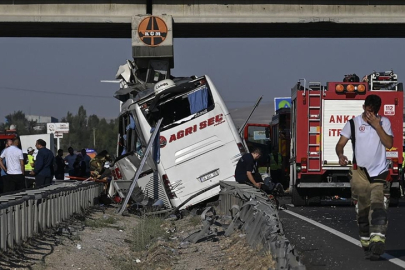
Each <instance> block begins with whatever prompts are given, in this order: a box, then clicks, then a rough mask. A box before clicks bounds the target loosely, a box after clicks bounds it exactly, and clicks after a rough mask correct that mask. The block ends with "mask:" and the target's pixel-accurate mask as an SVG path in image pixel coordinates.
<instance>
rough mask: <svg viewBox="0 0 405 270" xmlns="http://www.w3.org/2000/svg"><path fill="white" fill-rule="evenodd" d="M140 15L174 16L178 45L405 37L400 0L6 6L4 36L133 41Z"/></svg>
mask: <svg viewBox="0 0 405 270" xmlns="http://www.w3.org/2000/svg"><path fill="white" fill-rule="evenodd" d="M340 3H343V4H340ZM138 14H153V15H162V14H167V15H172V16H173V29H174V31H173V34H174V37H175V38H180V37H181V38H187V37H405V3H404V1H402V0H378V1H377V0H352V1H350V0H347V1H331V0H323V1H322V0H301V1H299V0H289V1H282V0H267V1H266V0H229V1H222V0H216V1H214V0H188V1H182V0H115V1H108V0H93V1H89V0H70V1H60V0H29V1H27V0H2V1H0V36H1V37H109V38H130V37H131V18H132V16H133V15H138Z"/></svg>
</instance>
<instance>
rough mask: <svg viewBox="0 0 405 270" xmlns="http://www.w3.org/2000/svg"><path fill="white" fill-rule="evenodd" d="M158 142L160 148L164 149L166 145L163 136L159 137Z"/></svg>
mask: <svg viewBox="0 0 405 270" xmlns="http://www.w3.org/2000/svg"><path fill="white" fill-rule="evenodd" d="M159 142H160V148H163V147H165V146H166V144H167V140H166V138H165V137H164V136H160V138H159Z"/></svg>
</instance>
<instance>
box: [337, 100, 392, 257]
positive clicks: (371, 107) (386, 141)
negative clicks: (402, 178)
mask: <svg viewBox="0 0 405 270" xmlns="http://www.w3.org/2000/svg"><path fill="white" fill-rule="evenodd" d="M380 107H381V98H380V97H379V96H377V95H369V96H367V98H366V100H365V102H364V105H363V110H364V112H363V113H362V114H361V115H359V116H356V117H355V118H353V123H354V128H353V129H352V128H351V124H350V121H349V122H347V123H346V124H345V126H344V127H343V129H342V131H341V133H340V135H341V136H340V139H339V141H338V143H337V144H336V154H337V156H338V157H339V164H340V165H341V166H347V163H348V159H347V157H346V156H345V155H344V153H343V148H344V147H345V145H346V143H347V142H348V140H349V139H352V138H353V135H354V139H355V149H354V157H355V158H353V160H356V164H353V166H352V167H351V169H350V172H349V173H350V175H351V180H350V186H351V193H352V199H353V201H354V203H355V205H356V212H357V223H358V225H359V234H360V243H361V246H362V247H363V250H364V252H365V255H366V258H367V259H370V260H378V259H379V258H380V255H382V254H383V253H384V249H385V234H386V231H387V224H388V218H387V211H386V209H385V206H387V205H388V204H386V203H384V199H385V197H384V187H387V183H386V178H387V175H388V165H389V164H388V162H387V159H386V154H385V148H388V149H389V148H391V147H392V145H393V133H392V130H391V123H390V120H388V118H386V117H384V116H380V115H378V111H379V110H380ZM352 130H354V134H352ZM353 163H354V162H353Z"/></svg>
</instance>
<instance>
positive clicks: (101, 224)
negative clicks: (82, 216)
mask: <svg viewBox="0 0 405 270" xmlns="http://www.w3.org/2000/svg"><path fill="white" fill-rule="evenodd" d="M116 222H117V220H116V219H115V218H114V217H107V218H104V217H102V218H101V219H86V221H85V225H86V226H87V227H91V228H105V227H110V226H111V225H112V224H114V223H116Z"/></svg>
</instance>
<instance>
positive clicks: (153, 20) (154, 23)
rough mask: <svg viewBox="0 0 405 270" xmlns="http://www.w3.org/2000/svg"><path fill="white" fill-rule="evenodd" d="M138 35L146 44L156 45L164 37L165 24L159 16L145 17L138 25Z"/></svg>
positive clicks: (165, 33) (165, 31)
mask: <svg viewBox="0 0 405 270" xmlns="http://www.w3.org/2000/svg"><path fill="white" fill-rule="evenodd" d="M138 36H139V39H140V40H142V42H143V43H145V44H146V45H148V46H152V47H154V46H158V45H160V44H161V43H162V42H163V41H165V39H166V36H167V25H166V23H165V21H163V20H162V19H161V18H159V17H156V16H149V17H146V18H144V19H143V20H142V21H141V22H140V23H139V25H138Z"/></svg>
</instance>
